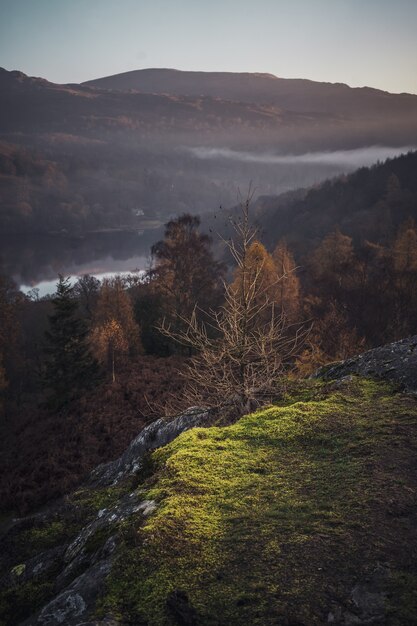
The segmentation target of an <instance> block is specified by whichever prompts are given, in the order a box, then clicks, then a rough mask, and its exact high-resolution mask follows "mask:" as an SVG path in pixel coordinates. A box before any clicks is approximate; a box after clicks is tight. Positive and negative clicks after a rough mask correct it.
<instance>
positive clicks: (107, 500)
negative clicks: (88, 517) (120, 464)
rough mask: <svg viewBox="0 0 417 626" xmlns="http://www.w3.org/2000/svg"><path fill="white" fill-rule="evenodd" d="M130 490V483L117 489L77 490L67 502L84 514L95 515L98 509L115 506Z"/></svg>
mask: <svg viewBox="0 0 417 626" xmlns="http://www.w3.org/2000/svg"><path fill="white" fill-rule="evenodd" d="M130 488H131V484H130V482H128V483H127V484H123V485H118V486H117V487H105V488H102V489H87V488H86V489H78V491H75V492H74V493H73V494H72V495H71V496H69V498H68V500H69V502H70V503H71V504H74V505H75V506H77V507H78V508H80V509H81V510H82V511H83V512H84V513H85V514H88V513H96V512H97V511H99V510H100V509H106V508H108V507H110V506H112V505H113V504H116V503H117V502H118V500H119V499H120V497H121V496H123V495H124V494H125V493H128V492H129V490H130Z"/></svg>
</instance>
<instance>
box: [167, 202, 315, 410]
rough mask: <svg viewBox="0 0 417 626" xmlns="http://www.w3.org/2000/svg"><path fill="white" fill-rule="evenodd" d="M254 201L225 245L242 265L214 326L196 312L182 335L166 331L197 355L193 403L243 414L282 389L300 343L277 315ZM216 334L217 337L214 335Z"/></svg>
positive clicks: (188, 398)
mask: <svg viewBox="0 0 417 626" xmlns="http://www.w3.org/2000/svg"><path fill="white" fill-rule="evenodd" d="M250 199H251V198H250V196H248V198H247V199H246V201H245V202H244V203H242V206H241V217H240V218H238V219H237V220H233V221H232V227H233V231H234V234H233V237H232V238H231V239H230V240H228V241H225V243H226V245H227V246H228V248H229V250H230V253H231V255H232V257H233V259H234V261H235V263H236V266H237V268H236V272H235V280H234V282H233V283H232V284H229V285H225V287H224V288H225V303H224V304H223V306H222V307H220V309H219V310H217V311H213V310H211V311H210V312H209V314H208V317H209V322H208V324H206V323H204V322H199V321H198V319H197V316H196V315H195V313H193V314H192V316H191V318H190V319H188V320H185V319H184V320H183V321H184V323H185V327H184V330H180V331H176V330H173V329H172V328H171V327H170V326H167V325H164V326H163V327H162V331H163V332H165V333H166V334H167V335H169V336H170V337H173V338H174V339H176V340H177V341H178V342H181V343H182V344H183V345H191V346H192V347H193V348H194V349H195V350H196V351H197V354H196V355H195V356H194V357H193V358H192V359H191V362H190V363H189V364H188V366H187V370H186V372H185V374H184V376H185V378H186V385H187V387H186V392H185V397H184V398H183V399H182V401H183V402H184V403H187V404H190V403H191V404H198V403H205V404H209V405H210V406H213V407H225V406H229V407H233V410H234V411H236V412H238V413H240V414H241V413H243V412H245V411H248V410H251V409H253V408H254V407H256V406H258V405H259V404H261V403H263V402H266V401H269V400H270V399H271V397H273V396H274V395H276V394H277V393H278V390H279V385H280V380H281V378H282V374H283V370H284V368H285V365H286V364H287V363H288V361H289V359H290V358H291V357H292V356H293V355H294V353H295V351H296V350H297V347H298V345H299V342H300V338H301V335H302V334H303V333H302V331H301V329H300V331H299V332H298V333H296V334H295V336H292V337H289V336H288V334H287V333H286V332H285V331H286V328H285V318H284V317H283V316H281V315H280V314H279V313H277V311H276V308H275V304H274V302H273V301H272V300H271V298H270V296H269V294H268V291H269V289H270V288H272V285H271V284H270V283H269V282H268V278H269V277H268V271H267V270H268V268H269V269H270V271H271V272H272V271H273V267H274V265H273V263H272V260H271V259H270V257H269V255H268V254H267V253H266V251H265V249H264V248H263V246H261V245H260V244H258V243H257V242H256V235H257V231H256V229H255V228H253V227H252V226H251V224H250V221H249V206H250ZM208 325H210V328H214V329H215V333H214V334H211V333H210V332H209V330H208Z"/></svg>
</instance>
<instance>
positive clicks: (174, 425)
mask: <svg viewBox="0 0 417 626" xmlns="http://www.w3.org/2000/svg"><path fill="white" fill-rule="evenodd" d="M210 417H211V412H210V410H209V409H202V408H199V407H192V408H190V409H188V410H187V411H184V413H182V414H181V415H179V416H178V417H176V418H175V419H173V420H172V421H169V422H167V421H166V420H164V419H159V420H156V421H155V422H152V424H149V426H146V428H144V429H143V430H142V432H141V433H139V435H138V436H137V437H136V438H135V439H134V440H133V441H132V443H131V444H130V445H129V447H128V448H127V450H126V451H125V452H124V454H122V456H121V457H120V458H118V459H117V460H116V461H112V462H111V463H106V464H104V465H99V466H98V467H97V468H96V469H95V470H94V471H93V472H92V473H91V476H90V481H89V482H90V484H91V485H93V486H105V485H117V484H118V483H119V482H120V481H121V480H122V479H123V478H125V477H126V476H129V475H132V474H135V473H136V472H138V471H139V469H140V467H141V463H142V460H143V458H144V456H145V454H146V453H147V452H148V451H149V450H155V448H160V447H161V446H165V445H166V444H167V443H170V442H171V441H172V440H173V439H175V438H176V437H178V435H180V434H181V433H182V432H184V431H186V430H189V429H190V428H194V427H195V426H203V425H208V424H209V423H210Z"/></svg>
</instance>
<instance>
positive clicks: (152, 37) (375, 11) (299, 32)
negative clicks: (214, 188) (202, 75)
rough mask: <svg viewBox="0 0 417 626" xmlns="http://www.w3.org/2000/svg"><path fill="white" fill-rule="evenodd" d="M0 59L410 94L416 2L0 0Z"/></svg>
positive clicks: (85, 70) (41, 67)
mask: <svg viewBox="0 0 417 626" xmlns="http://www.w3.org/2000/svg"><path fill="white" fill-rule="evenodd" d="M0 66H2V67H5V68H6V69H8V70H12V69H17V70H21V71H23V72H25V74H29V75H31V76H42V77H43V78H47V79H48V80H51V81H53V82H58V83H65V82H81V81H84V80H89V79H92V78H99V77H101V76H108V75H110V74H117V73H119V72H126V71H129V70H135V69H141V68H146V67H170V68H176V69H182V70H203V71H231V72H268V73H271V74H275V75H276V76H281V77H284V78H309V79H311V80H318V81H329V82H343V83H347V84H349V85H351V86H353V87H362V86H364V85H368V86H370V87H377V88H379V89H385V90H387V91H392V92H402V91H407V92H410V93H417V0H395V1H394V0H250V1H249V0H0Z"/></svg>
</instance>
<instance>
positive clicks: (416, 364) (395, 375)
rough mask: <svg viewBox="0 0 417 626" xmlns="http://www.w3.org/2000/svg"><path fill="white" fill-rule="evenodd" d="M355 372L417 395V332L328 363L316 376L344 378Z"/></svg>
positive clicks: (334, 378) (331, 378)
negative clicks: (336, 361)
mask: <svg viewBox="0 0 417 626" xmlns="http://www.w3.org/2000/svg"><path fill="white" fill-rule="evenodd" d="M351 374H359V375H361V376H370V377H373V378H379V379H382V380H386V381H389V382H392V383H396V384H398V385H399V386H400V387H401V388H402V389H403V390H404V391H406V392H407V393H410V394H413V395H414V394H415V395H417V335H414V336H413V337H409V338H408V339H402V340H401V341H395V342H394V343H390V344H388V345H386V346H382V347H380V348H374V349H373V350H369V351H368V352H364V353H363V354H360V355H359V356H356V357H353V358H352V359H348V360H347V361H342V362H340V363H336V364H335V365H330V366H329V365H327V366H324V367H322V368H320V369H319V370H318V371H317V372H316V373H315V374H314V376H313V377H314V378H322V379H324V380H340V379H343V378H345V377H346V376H349V375H351Z"/></svg>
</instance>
